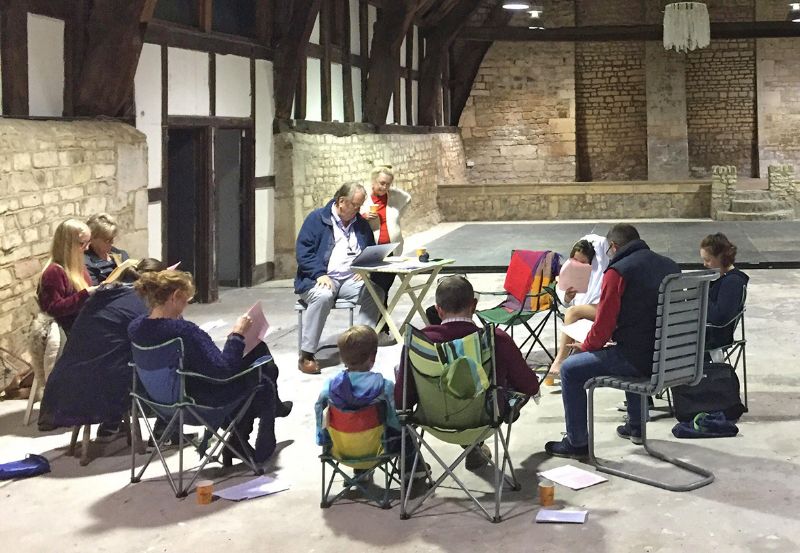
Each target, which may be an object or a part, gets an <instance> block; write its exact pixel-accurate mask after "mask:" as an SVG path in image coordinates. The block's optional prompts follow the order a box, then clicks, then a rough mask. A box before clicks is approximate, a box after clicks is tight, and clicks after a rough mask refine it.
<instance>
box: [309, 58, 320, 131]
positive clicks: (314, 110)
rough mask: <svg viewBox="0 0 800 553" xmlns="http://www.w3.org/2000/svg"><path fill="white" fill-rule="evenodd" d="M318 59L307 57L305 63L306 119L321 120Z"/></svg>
mask: <svg viewBox="0 0 800 553" xmlns="http://www.w3.org/2000/svg"><path fill="white" fill-rule="evenodd" d="M319 72H320V61H319V60H318V59H315V58H308V61H307V63H306V120H308V121H322V85H321V79H320V74H319Z"/></svg>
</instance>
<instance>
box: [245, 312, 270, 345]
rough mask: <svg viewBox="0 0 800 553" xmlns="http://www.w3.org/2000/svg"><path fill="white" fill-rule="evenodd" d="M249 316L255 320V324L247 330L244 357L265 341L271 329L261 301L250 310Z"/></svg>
mask: <svg viewBox="0 0 800 553" xmlns="http://www.w3.org/2000/svg"><path fill="white" fill-rule="evenodd" d="M247 315H249V316H250V318H251V319H253V324H252V325H250V328H249V329H247V332H246V333H245V335H244V355H247V354H248V353H250V350H252V349H253V348H254V347H256V346H257V345H258V343H259V342H260V341H261V340H263V339H264V336H266V335H267V330H268V329H269V323H268V322H267V318H266V317H265V316H264V310H263V309H262V308H261V302H260V301H257V302H256V303H254V304H253V307H251V308H250V311H248V312H247Z"/></svg>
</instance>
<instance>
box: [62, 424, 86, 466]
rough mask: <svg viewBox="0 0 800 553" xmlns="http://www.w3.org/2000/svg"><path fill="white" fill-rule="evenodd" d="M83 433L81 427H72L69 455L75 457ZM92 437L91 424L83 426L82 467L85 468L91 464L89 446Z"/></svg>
mask: <svg viewBox="0 0 800 553" xmlns="http://www.w3.org/2000/svg"><path fill="white" fill-rule="evenodd" d="M80 431H81V427H80V426H73V427H72V438H71V439H70V441H69V447H68V448H67V455H70V456H73V455H75V445H76V444H77V443H78V434H79V433H80ZM91 437H92V425H91V424H84V425H83V440H81V461H80V463H81V466H82V467H85V466H86V465H88V464H89V444H90V442H91Z"/></svg>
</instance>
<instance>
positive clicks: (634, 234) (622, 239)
mask: <svg viewBox="0 0 800 553" xmlns="http://www.w3.org/2000/svg"><path fill="white" fill-rule="evenodd" d="M606 240H608V241H609V242H614V243H615V244H616V245H617V247H618V248H621V247H622V246H624V245H625V244H627V243H628V242H633V241H634V240H639V231H638V230H636V227H634V226H633V225H629V224H628V223H617V224H616V225H614V226H613V227H611V229H610V230H609V231H608V234H606Z"/></svg>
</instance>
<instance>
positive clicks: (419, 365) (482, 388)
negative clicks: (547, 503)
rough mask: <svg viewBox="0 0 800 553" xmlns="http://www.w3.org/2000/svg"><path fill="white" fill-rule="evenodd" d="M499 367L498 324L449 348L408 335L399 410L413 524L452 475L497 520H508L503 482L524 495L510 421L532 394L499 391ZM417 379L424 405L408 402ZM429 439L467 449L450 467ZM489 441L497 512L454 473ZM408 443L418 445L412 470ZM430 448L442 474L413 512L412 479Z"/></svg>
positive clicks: (405, 508)
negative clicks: (502, 401)
mask: <svg viewBox="0 0 800 553" xmlns="http://www.w3.org/2000/svg"><path fill="white" fill-rule="evenodd" d="M494 362H495V356H494V326H493V325H491V324H490V325H487V326H486V327H485V328H483V329H481V330H480V331H478V332H476V333H474V334H471V335H469V336H465V337H464V338H461V339H458V340H454V341H451V342H444V343H434V342H431V341H430V340H429V339H428V338H427V337H426V336H425V335H424V334H423V333H422V332H420V331H419V330H417V329H415V328H412V327H411V326H409V327H408V329H407V330H406V338H405V348H404V358H403V363H404V371H403V405H402V406H401V411H400V412H399V415H400V424H401V426H402V428H403V434H404V440H403V442H402V448H401V449H402V452H401V454H400V465H401V473H402V475H403V482H407V484H404V485H403V486H402V487H401V495H400V517H401V518H402V519H407V518H409V517H410V516H411V514H412V513H414V512H415V511H416V510H417V509H418V508H419V507H421V506H422V504H423V503H424V502H425V501H426V500H427V499H428V498H429V497H430V496H431V495H433V493H434V492H435V491H436V489H437V488H438V487H439V486H440V485H441V484H442V482H444V480H445V479H446V478H447V477H450V478H452V479H453V481H454V482H455V483H456V484H457V485H458V487H459V488H460V489H461V490H462V491H463V492H464V493H465V494H466V495H467V496H468V497H469V498H470V499H471V500H472V501H473V502H474V504H475V505H476V506H477V507H478V509H479V510H480V511H481V513H482V514H483V515H484V516H486V518H487V519H488V520H489V521H491V522H500V520H501V516H500V502H501V499H502V492H503V487H504V484H505V485H508V486H509V487H510V488H511V489H512V490H515V491H516V490H519V489H520V485H519V482H518V481H517V478H516V474H515V472H514V466H513V465H512V463H511V457H510V456H509V454H508V443H509V440H510V439H511V423H512V422H513V421H514V420H515V419H516V416H517V415H518V413H519V409H520V408H521V407H522V406H523V405H524V404H525V402H526V401H527V396H525V395H523V394H519V393H516V392H513V391H510V390H501V389H500V388H498V387H497V376H496V374H495V365H494ZM412 378H413V381H414V385H415V387H416V390H417V395H418V402H417V404H416V406H413V407H411V406H410V405H409V404H408V398H407V391H408V382H409V379H412ZM500 392H502V393H504V395H505V396H506V398H507V401H508V404H509V405H508V407H509V408H508V410H506V411H507V412H506V413H505V414H504V415H503V414H501V411H500V406H499V402H498V397H497V396H498V393H500ZM503 423H506V432H505V433H504V432H503V431H502V428H501V426H502V425H503ZM426 434H427V435H426ZM429 436H433V437H435V438H437V439H438V440H441V441H443V442H446V443H450V444H456V445H460V446H462V447H463V448H464V450H463V451H462V452H461V454H460V455H458V456H457V457H456V459H455V460H454V461H452V462H451V463H447V462H446V461H445V460H444V459H442V457H441V456H440V455H439V454H437V453H436V451H435V450H434V449H433V447H432V446H431V445H430V443H429V442H430V439H429ZM490 438H494V457H493V459H492V460H490V461H489V463H490V464H491V466H492V467H493V469H494V475H493V476H494V478H493V481H492V485H493V489H492V494H493V495H494V513H493V514H490V511H489V510H488V509H487V508H486V507H484V506H483V504H481V502H480V501H479V500H478V499H477V498H476V497H475V495H474V494H473V493H472V491H471V490H470V489H469V488H468V487H467V486H466V485H465V484H464V482H462V480H461V479H460V478H459V477H458V475H457V474H456V473H455V470H456V468H457V467H458V466H459V465H460V464H461V463H462V462H463V461H464V460H465V459H466V456H467V455H468V454H469V453H470V452H471V451H473V450H474V449H475V448H479V447H480V444H481V443H483V442H484V441H485V440H487V439H490ZM409 444H412V445H411V446H412V447H414V453H415V456H414V461H413V463H412V465H413V466H412V467H408V466H407V464H408V463H407V462H406V447H409ZM423 448H424V449H425V451H426V452H427V453H426V454H429V455H430V456H431V457H432V458H433V459H434V460H435V461H436V462H437V463H438V464H439V466H440V468H441V469H442V470H443V472H442V474H441V475H440V476H439V477H438V478H437V479H436V481H435V482H433V484H432V485H431V487H430V488H429V489H428V490H427V492H426V493H425V495H424V496H423V497H422V498H420V499H418V500H417V501H416V503H415V504H414V505H413V506H410V505H409V496H410V492H411V487H412V479H411V478H407V475H409V474H413V473H414V472H415V471H416V468H417V466H418V463H420V462H421V460H420V456H421V453H422V449H423ZM501 459H502V461H501ZM426 472H427V470H426ZM428 476H429V477H430V474H429V475H428Z"/></svg>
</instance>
